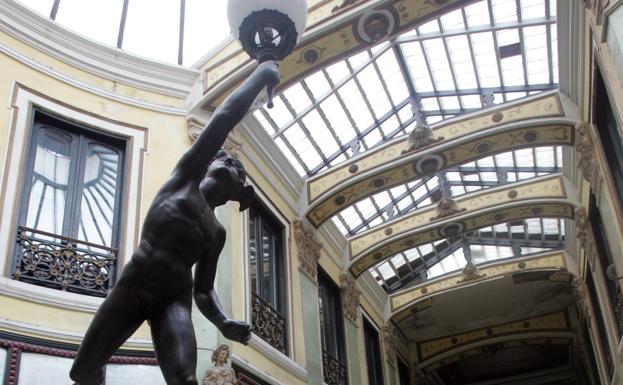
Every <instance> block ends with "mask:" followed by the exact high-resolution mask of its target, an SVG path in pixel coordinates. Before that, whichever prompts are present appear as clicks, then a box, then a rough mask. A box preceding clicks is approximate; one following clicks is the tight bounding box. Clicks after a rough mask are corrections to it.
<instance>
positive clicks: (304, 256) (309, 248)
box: [294, 221, 322, 284]
mask: <svg viewBox="0 0 623 385" xmlns="http://www.w3.org/2000/svg"><path fill="white" fill-rule="evenodd" d="M294 240H295V242H296V247H297V249H298V257H299V263H300V267H299V269H300V270H301V271H302V272H303V273H305V275H307V277H309V279H311V280H312V281H313V282H314V283H316V284H317V283H318V260H319V259H320V250H321V249H322V243H320V242H318V241H316V240H315V239H314V234H313V233H312V232H311V231H310V230H306V229H305V227H303V223H302V222H301V221H294Z"/></svg>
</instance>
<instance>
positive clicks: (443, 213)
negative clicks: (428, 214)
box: [430, 198, 467, 222]
mask: <svg viewBox="0 0 623 385" xmlns="http://www.w3.org/2000/svg"><path fill="white" fill-rule="evenodd" d="M465 211H467V208H465V207H462V208H459V205H458V203H456V201H455V200H454V199H452V198H444V199H442V200H440V201H439V203H438V204H437V216H436V217H432V218H431V219H430V220H431V222H432V221H436V220H438V219H444V218H448V217H453V216H455V215H458V214H460V213H463V212H465Z"/></svg>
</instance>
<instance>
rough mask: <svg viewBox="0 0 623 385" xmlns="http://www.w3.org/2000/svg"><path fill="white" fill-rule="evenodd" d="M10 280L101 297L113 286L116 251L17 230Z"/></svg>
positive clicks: (26, 229)
mask: <svg viewBox="0 0 623 385" xmlns="http://www.w3.org/2000/svg"><path fill="white" fill-rule="evenodd" d="M16 243H17V253H16V256H17V257H16V260H15V269H14V270H13V277H14V278H15V279H17V280H19V281H24V282H29V283H33V284H36V285H41V286H47V287H53V288H57V289H61V290H65V291H71V292H75V293H81V294H87V295H92V296H97V297H105V296H106V294H107V293H108V290H109V289H110V288H112V286H113V285H114V281H113V280H114V276H115V269H116V264H117V250H116V249H111V248H108V247H104V246H98V245H95V244H92V243H88V242H83V241H79V240H75V239H71V238H66V237H62V236H58V235H54V234H50V233H46V232H43V231H38V230H35V229H29V228H26V227H19V228H18V230H17V242H16Z"/></svg>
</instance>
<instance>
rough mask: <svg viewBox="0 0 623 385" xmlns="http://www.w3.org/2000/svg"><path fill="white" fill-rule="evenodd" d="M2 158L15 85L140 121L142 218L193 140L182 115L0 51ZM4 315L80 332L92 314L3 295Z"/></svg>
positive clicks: (4, 39) (50, 63) (144, 333)
mask: <svg viewBox="0 0 623 385" xmlns="http://www.w3.org/2000/svg"><path fill="white" fill-rule="evenodd" d="M0 45H3V46H4V47H8V48H10V49H11V50H14V51H18V52H19V53H20V54H22V55H24V56H26V57H28V58H30V59H32V60H36V61H37V62H39V63H41V64H43V65H45V66H47V67H49V68H51V69H53V70H55V71H58V72H61V73H62V74H63V75H66V76H69V77H71V78H72V79H76V80H79V81H81V82H84V83H87V84H89V85H91V86H95V87H97V88H100V89H103V90H107V91H112V92H116V93H118V94H120V95H123V96H130V97H133V98H136V99H140V100H144V101H149V102H151V103H158V104H161V105H163V106H173V107H180V106H183V103H184V101H183V100H182V99H176V98H172V97H168V96H164V95H159V94H156V93H153V92H149V91H145V90H140V89H137V88H133V87H129V86H125V85H121V84H118V83H115V82H112V81H109V80H106V79H103V78H101V77H98V76H95V75H93V74H90V73H86V72H84V71H81V70H79V69H77V68H75V67H72V66H69V65H66V64H64V63H62V62H60V61H58V60H56V59H53V58H50V57H49V56H46V55H45V54H43V53H42V52H40V51H37V50H36V49H33V48H32V47H29V46H26V45H25V44H23V43H21V42H19V41H17V40H15V39H14V38H12V37H10V36H8V35H6V34H4V33H0ZM0 68H2V70H1V71H0V105H2V106H4V108H1V109H0V159H2V162H3V164H2V165H1V167H2V169H4V162H5V158H6V150H7V143H8V139H9V119H10V117H9V113H10V110H9V109H8V106H10V105H11V97H12V93H13V84H14V83H15V82H17V83H20V84H22V85H24V86H26V87H29V88H31V89H33V90H35V91H38V92H40V93H42V94H44V95H47V96H48V97H49V98H52V99H56V100H58V101H59V102H62V103H65V104H68V105H70V106H72V107H74V108H76V109H80V110H84V111H86V112H89V113H92V114H95V115H99V116H101V117H104V118H107V119H112V120H115V121H119V122H123V123H126V124H131V125H136V126H140V127H144V128H146V129H147V136H148V143H149V147H148V150H149V152H148V153H147V154H146V156H145V162H144V165H143V170H142V171H143V185H142V191H143V201H142V202H141V204H140V216H141V221H142V219H143V216H144V214H145V211H146V208H147V207H148V206H149V204H150V202H151V200H152V199H153V196H154V195H155V193H156V191H157V189H158V188H159V187H160V185H161V184H162V182H163V181H164V180H165V178H167V176H168V175H169V173H170V171H171V169H172V168H173V166H174V164H175V162H176V160H177V159H178V158H179V156H180V154H181V153H183V151H185V149H186V148H187V147H188V146H189V144H190V142H189V139H188V138H187V135H186V121H185V118H184V117H183V116H175V115H171V114H167V113H161V112H156V111H153V110H148V109H144V108H139V107H136V106H132V105H128V104H126V103H123V102H120V101H117V100H112V99H109V98H105V97H102V96H98V95H96V94H93V93H90V92H87V91H84V90H81V89H78V88H76V87H74V86H73V85H70V84H68V83H65V82H62V81H59V80H57V79H55V78H53V77H51V76H49V75H47V74H45V73H43V72H40V71H38V70H35V69H33V68H31V67H30V66H28V65H26V64H25V63H23V62H21V61H17V60H15V59H13V58H11V57H9V56H7V55H5V54H2V53H0ZM0 309H2V317H3V318H6V319H9V320H11V321H17V322H23V323H26V324H34V325H39V326H42V327H45V328H50V329H54V330H58V331H60V332H62V331H67V332H81V331H84V330H86V327H87V326H88V324H89V322H90V319H91V317H92V314H89V313H85V312H79V311H69V310H65V309H60V308H55V307H53V306H42V305H36V304H33V303H30V302H24V301H20V300H17V299H13V298H7V297H1V296H0ZM135 337H137V338H141V339H150V338H151V337H150V335H149V330H148V328H147V327H142V328H141V329H140V330H139V331H138V332H137V333H136V334H135Z"/></svg>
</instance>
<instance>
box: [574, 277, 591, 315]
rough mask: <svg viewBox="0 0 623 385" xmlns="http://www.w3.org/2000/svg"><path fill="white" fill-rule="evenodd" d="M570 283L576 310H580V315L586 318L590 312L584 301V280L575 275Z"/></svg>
mask: <svg viewBox="0 0 623 385" xmlns="http://www.w3.org/2000/svg"><path fill="white" fill-rule="evenodd" d="M572 285H573V294H574V295H575V300H576V305H577V308H578V311H579V312H580V316H583V317H584V318H585V319H588V318H589V316H590V312H589V309H588V304H587V302H586V290H585V289H584V282H582V280H581V279H579V278H577V277H576V278H574V279H573V283H572Z"/></svg>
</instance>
